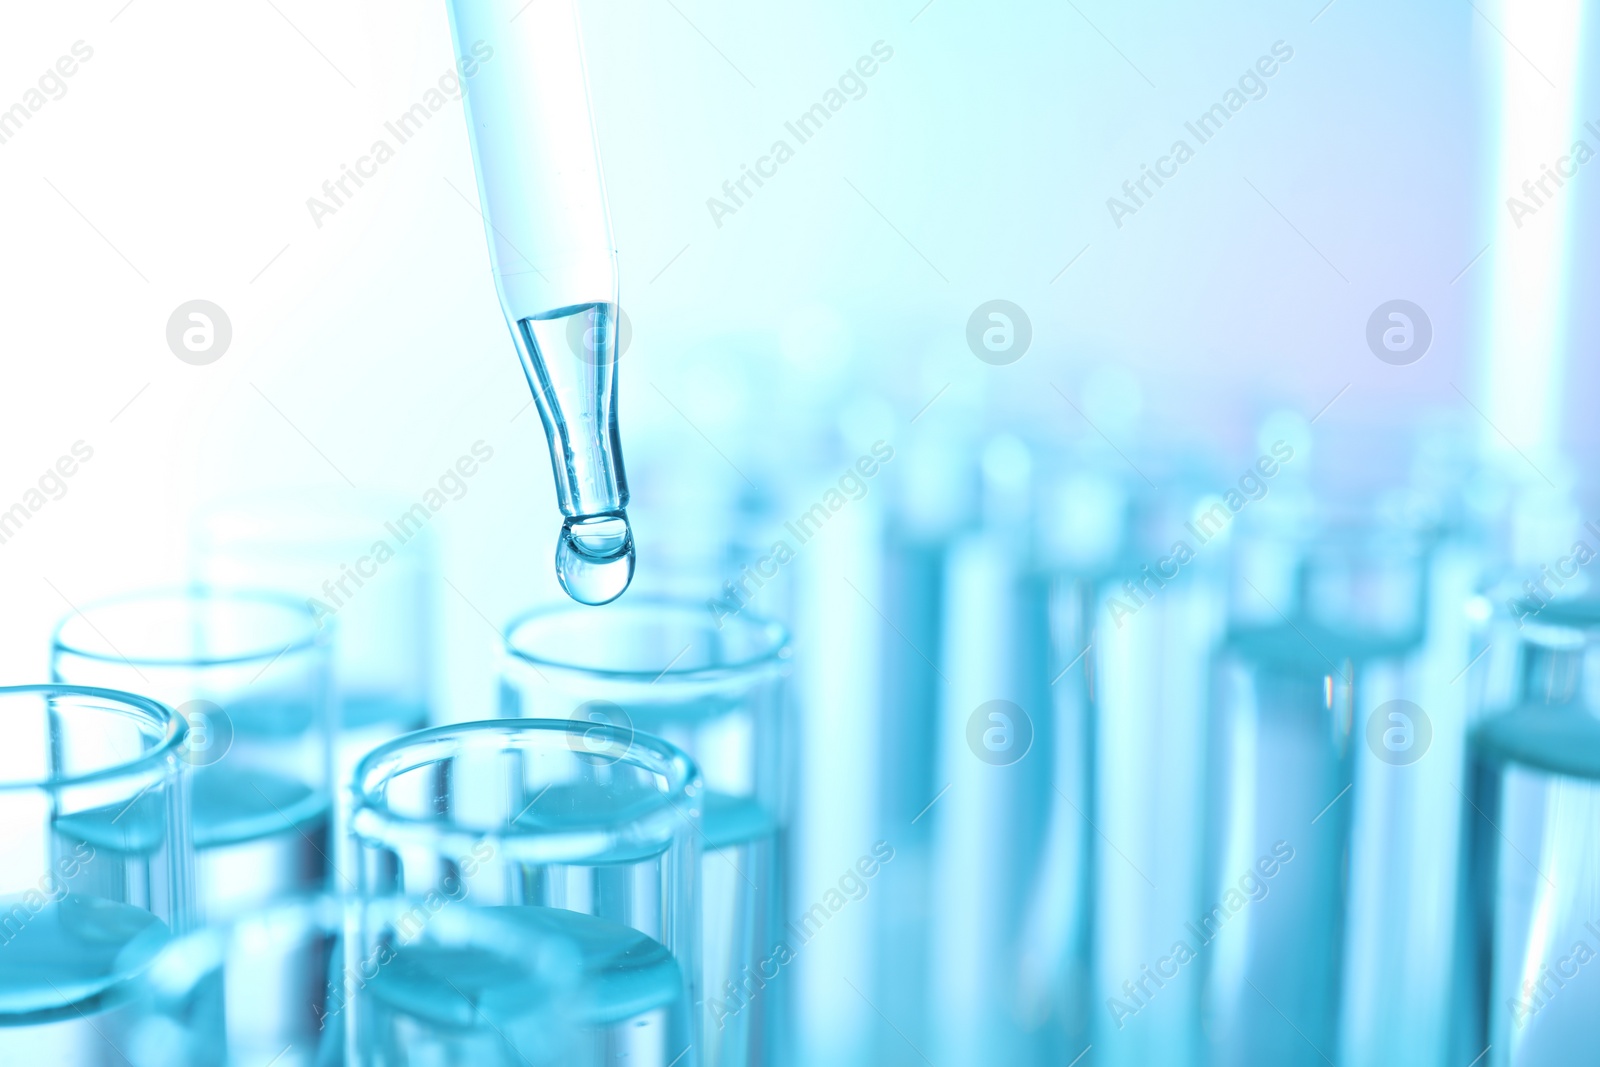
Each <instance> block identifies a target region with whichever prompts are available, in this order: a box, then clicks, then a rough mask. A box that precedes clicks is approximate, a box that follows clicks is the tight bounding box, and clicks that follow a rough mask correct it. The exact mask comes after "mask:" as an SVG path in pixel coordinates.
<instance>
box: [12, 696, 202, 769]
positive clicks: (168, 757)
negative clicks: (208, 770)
mask: <svg viewBox="0 0 1600 1067" xmlns="http://www.w3.org/2000/svg"><path fill="white" fill-rule="evenodd" d="M24 694H27V695H36V696H44V697H46V698H49V697H56V696H70V697H83V698H86V699H89V700H97V701H100V700H103V701H107V702H110V703H112V704H117V705H121V706H122V708H123V709H126V711H124V712H120V714H124V715H125V716H126V717H128V718H132V719H134V720H135V721H138V722H142V723H148V724H150V725H153V726H155V727H157V729H156V730H155V731H153V732H152V733H151V735H150V736H153V737H159V738H160V739H161V740H160V741H159V742H158V743H157V744H156V746H155V747H154V748H152V749H150V750H149V751H147V752H145V753H144V754H142V755H141V756H139V757H138V758H137V759H132V760H127V761H125V762H122V763H114V764H112V765H111V766H109V767H102V768H100V769H99V770H95V771H89V772H87V773H84V774H77V775H70V776H67V777H62V778H44V779H37V780H29V781H8V780H0V794H4V793H12V792H29V791H35V790H43V791H47V792H59V791H62V790H66V789H74V788H77V787H79V786H86V785H102V784H105V783H107V782H115V781H118V780H120V779H125V778H136V777H138V776H140V775H142V774H145V773H147V772H156V773H157V774H158V776H165V774H166V773H167V772H169V771H174V770H181V769H182V767H181V765H175V761H176V760H177V755H178V752H179V750H180V749H181V748H182V747H183V746H184V744H185V743H187V741H188V739H189V725H188V723H187V722H185V721H184V718H183V716H181V715H179V714H178V713H177V712H175V711H173V710H172V709H171V708H169V707H167V706H166V705H165V704H163V703H161V702H160V701H159V700H152V699H150V698H149V697H144V696H140V695H139V694H137V693H128V692H125V691H123V690H120V689H105V688H101V687H98V686H88V685H66V684H63V683H48V684H37V685H9V686H0V703H4V702H5V701H6V700H7V699H9V698H11V697H15V696H21V695H24ZM98 710H103V711H106V712H109V713H112V714H119V712H116V711H114V710H113V709H112V708H102V709H98ZM127 711H132V712H134V713H135V714H133V715H127ZM141 712H142V713H143V715H142V716H141V715H139V714H138V713H141Z"/></svg>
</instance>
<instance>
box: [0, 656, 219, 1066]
mask: <svg viewBox="0 0 1600 1067" xmlns="http://www.w3.org/2000/svg"><path fill="white" fill-rule="evenodd" d="M0 722H4V723H5V729H6V743H5V745H4V747H3V749H0V1058H3V1059H4V1060H5V1061H6V1062H8V1063H19V1064H20V1063H39V1064H44V1063H52V1064H54V1063H71V1064H81V1065H83V1067H102V1065H104V1067H110V1065H112V1064H121V1063H123V1062H124V1061H123V1059H122V1057H121V1054H120V1052H119V1049H118V1045H119V1044H120V1043H121V1035H122V1030H123V1026H124V1025H125V1024H126V1022H127V1021H128V1018H129V1013H128V1011H127V1010H126V1006H127V1004H128V1001H129V990H130V988H131V987H132V985H133V983H134V982H135V980H136V978H137V976H138V975H139V973H140V972H141V971H142V970H143V969H144V968H145V967H146V966H147V965H148V964H149V963H150V961H151V960H152V959H153V958H154V957H155V955H156V953H157V952H158V951H159V950H160V949H161V947H162V946H163V945H164V944H165V943H166V942H167V940H168V939H169V938H170V937H171V936H172V935H173V934H174V933H181V932H183V931H184V930H185V929H186V928H187V927H188V926H189V924H190V923H191V921H192V919H193V892H194V885H193V879H194V871H193V861H194V857H193V850H192V848H191V846H190V841H189V797H188V784H189V783H188V778H187V772H188V763H187V762H185V755H186V751H187V748H186V746H187V743H188V739H189V733H188V728H187V726H186V725H185V723H184V721H183V720H182V719H181V718H180V717H178V716H177V715H176V714H174V713H173V712H172V710H171V709H169V708H166V707H164V706H162V705H161V704H158V703H156V702H155V701H153V700H148V699H146V698H144V697H140V696H134V695H132V694H129V693H118V692H112V691H109V690H103V689H92V688H82V687H76V686H59V685H31V686H14V687H7V688H3V689H0Z"/></svg>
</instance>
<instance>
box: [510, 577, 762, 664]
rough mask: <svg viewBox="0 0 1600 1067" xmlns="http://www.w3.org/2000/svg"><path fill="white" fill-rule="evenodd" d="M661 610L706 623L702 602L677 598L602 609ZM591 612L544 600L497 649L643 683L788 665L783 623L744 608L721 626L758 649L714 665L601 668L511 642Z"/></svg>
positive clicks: (514, 623) (528, 660)
mask: <svg viewBox="0 0 1600 1067" xmlns="http://www.w3.org/2000/svg"><path fill="white" fill-rule="evenodd" d="M662 609H666V610H668V611H670V612H671V613H672V614H674V615H676V616H678V617H680V618H686V619H691V620H693V621H694V622H695V623H697V624H699V625H710V624H709V623H705V622H704V615H705V612H706V607H705V605H704V604H702V603H700V602H698V601H692V600H687V599H684V598H678V597H669V596H644V597H635V598H629V600H628V601H627V602H626V603H621V604H618V605H617V606H615V607H608V608H607V611H606V613H607V614H610V615H621V614H624V613H627V614H641V615H642V614H647V613H649V612H652V611H660V610H662ZM594 610H595V609H594V608H592V607H589V606H587V605H582V604H562V603H551V604H543V605H540V606H538V607H535V608H531V609H529V610H527V611H525V612H523V613H521V614H520V615H517V616H515V617H514V618H513V619H512V620H511V622H510V623H509V624H507V626H506V629H505V639H504V641H503V643H502V649H503V651H504V653H505V654H506V656H507V657H509V658H510V659H512V660H514V661H516V662H519V663H525V664H527V665H529V666H531V667H534V668H535V669H541V670H553V671H558V672H560V673H562V674H566V675H577V676H581V677H583V678H586V679H591V680H595V681H601V682H605V681H612V682H624V683H627V682H644V683H647V684H654V683H656V682H659V681H665V680H671V681H674V682H683V683H690V682H715V681H720V680H722V679H725V678H733V677H738V678H748V677H750V675H751V674H752V673H755V672H758V671H760V670H763V669H769V668H770V669H773V670H785V669H787V667H788V665H789V661H790V658H791V656H792V654H793V652H792V647H791V644H790V640H791V639H790V634H789V631H788V628H787V627H785V626H784V625H783V624H782V623H780V622H778V621H777V620H775V619H769V618H767V617H765V616H761V615H755V614H746V613H744V612H740V613H739V614H738V615H736V616H734V617H733V618H731V619H725V620H723V626H733V627H738V628H740V629H741V630H743V631H745V632H747V633H749V634H751V635H753V636H754V637H756V638H757V640H756V641H755V642H753V645H754V647H756V648H758V649H759V650H760V651H758V652H755V653H753V654H751V655H748V656H743V657H740V658H738V659H735V660H732V661H730V662H726V663H717V664H713V665H710V666H695V665H690V666H685V667H681V668H680V667H678V666H677V665H676V664H669V665H668V666H667V668H666V669H665V670H661V669H654V670H631V669H630V670H623V669H617V668H604V667H596V666H592V665H590V664H584V663H577V662H573V660H572V659H570V658H565V657H563V658H552V657H548V656H542V655H537V654H535V653H533V652H531V651H529V650H528V649H526V648H525V647H519V646H518V645H517V643H516V642H517V638H518V636H519V635H525V634H526V632H527V628H529V627H531V626H533V625H535V624H539V623H551V622H555V621H559V620H561V619H566V618H576V617H581V616H584V615H586V614H590V613H592V612H594ZM596 617H598V616H596ZM612 625H613V626H615V625H617V623H616V622H613V623H612ZM720 630H721V628H720V627H719V632H720Z"/></svg>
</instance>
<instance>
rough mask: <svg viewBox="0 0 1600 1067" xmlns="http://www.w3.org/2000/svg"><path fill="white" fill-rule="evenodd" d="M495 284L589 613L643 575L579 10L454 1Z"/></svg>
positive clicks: (569, 563) (613, 263) (560, 568)
mask: <svg viewBox="0 0 1600 1067" xmlns="http://www.w3.org/2000/svg"><path fill="white" fill-rule="evenodd" d="M449 9H450V25H451V29H452V31H453V33H454V36H455V43H456V47H457V50H458V52H459V54H460V55H461V56H462V57H463V58H464V60H466V61H469V62H471V64H472V66H473V67H474V68H475V71H474V73H472V74H471V75H470V77H469V78H468V79H467V80H466V81H465V82H464V84H463V88H464V93H463V96H462V100H463V102H464V104H465V106H466V110H467V128H468V131H469V133H470V135H471V140H472V154H473V160H474V163H475V164H476V170H477V176H478V196H479V200H480V202H481V203H482V205H483V223H484V233H485V236H486V237H487V238H488V241H489V261H490V265H491V267H492V268H493V271H494V280H495V288H496V290H497V291H498V292H499V295H500V307H501V310H502V311H503V312H504V313H505V317H506V324H507V325H508V326H509V327H510V328H511V336H512V340H513V341H514V342H515V344H516V347H517V354H518V355H519V356H520V357H521V359H522V369H523V371H524V373H526V375H527V377H528V384H529V386H530V387H531V388H532V389H533V398H534V401H535V403H536V404H537V406H538V409H539V418H540V420H541V421H542V422H543V423H544V432H545V439H546V442H547V443H548V444H549V446H550V462H551V466H552V468H553V470H554V473H555V486H556V500H557V502H558V503H559V504H560V506H561V513H562V515H563V516H564V522H563V524H562V529H561V540H560V541H559V543H558V544H557V548H556V574H557V577H559V578H560V580H561V585H562V588H564V589H565V590H566V591H567V593H568V594H569V595H570V596H572V597H573V599H575V600H578V601H581V602H583V603H585V604H603V603H606V602H607V601H610V600H613V599H615V598H616V597H618V596H620V595H621V594H622V591H623V590H624V589H626V588H627V587H628V582H629V580H630V579H631V578H632V577H633V562H634V551H633V533H632V531H631V530H630V528H629V526H628V519H627V514H626V512H625V510H624V509H625V508H626V507H627V504H628V478H627V474H626V473H625V472H624V470H623V466H622V440H621V437H620V436H619V433H618V429H617V357H618V355H619V354H620V348H619V340H620V335H621V331H622V330H623V329H625V320H623V319H622V318H621V312H620V309H619V306H618V302H617V301H618V293H617V256H616V248H615V246H614V244H613V243H612V238H611V219H610V215H609V213H608V212H607V209H606V195H605V182H604V179H603V178H602V176H601V172H600V155H599V150H598V147H597V145H596V138H595V132H594V122H593V118H592V116H591V114H590V108H589V85H588V76H587V74H586V73H585V71H584V56H583V41H582V39H581V36H580V34H579V30H578V15H577V10H576V5H575V4H574V3H573V0H537V2H535V3H526V2H522V0H451V2H450V4H449Z"/></svg>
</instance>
